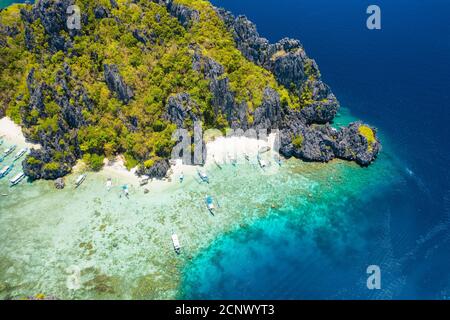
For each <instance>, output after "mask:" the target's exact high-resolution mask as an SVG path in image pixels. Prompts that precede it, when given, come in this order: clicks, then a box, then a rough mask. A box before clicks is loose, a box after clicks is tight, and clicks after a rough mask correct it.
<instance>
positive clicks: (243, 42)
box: [216, 9, 339, 123]
mask: <svg viewBox="0 0 450 320" xmlns="http://www.w3.org/2000/svg"><path fill="white" fill-rule="evenodd" d="M216 11H217V13H218V14H219V16H220V17H221V18H222V20H223V21H224V22H225V25H226V26H227V27H228V29H229V30H230V31H231V32H232V33H233V35H234V40H235V41H236V44H237V47H238V49H239V50H240V51H241V52H242V54H243V55H244V56H245V57H246V58H247V59H249V60H250V61H252V62H254V63H256V64H257V65H259V66H261V67H264V68H266V69H267V70H269V71H271V72H272V73H273V74H274V75H275V77H276V79H277V81H278V83H280V84H281V85H283V86H285V87H286V88H291V87H292V86H294V87H295V88H296V89H297V91H298V94H299V95H302V93H305V92H307V93H308V94H309V95H311V97H310V99H311V101H312V103H308V104H307V105H306V107H307V108H306V110H305V112H304V113H303V116H304V117H305V118H306V119H307V120H308V121H309V122H310V123H327V122H330V121H331V120H332V119H333V118H334V116H335V115H336V113H337V111H338V109H339V102H338V101H337V99H336V97H335V96H334V95H333V93H332V92H331V90H330V88H329V87H328V86H327V85H325V84H324V83H323V82H322V81H321V80H320V72H319V69H318V67H317V64H316V63H315V61H314V60H312V59H310V58H308V56H307V55H306V53H305V51H304V49H303V47H302V45H301V43H300V42H299V41H298V40H295V39H289V38H284V39H282V40H280V41H279V42H277V43H275V44H270V43H269V41H268V40H267V39H265V38H262V37H260V35H259V33H258V31H257V29H256V26H255V25H254V24H253V23H252V22H251V21H249V20H248V19H247V18H246V17H244V16H238V17H237V18H235V17H234V16H233V15H232V14H231V13H230V12H228V11H226V10H223V9H216Z"/></svg>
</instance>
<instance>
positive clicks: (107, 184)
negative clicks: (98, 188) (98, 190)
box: [106, 178, 112, 191]
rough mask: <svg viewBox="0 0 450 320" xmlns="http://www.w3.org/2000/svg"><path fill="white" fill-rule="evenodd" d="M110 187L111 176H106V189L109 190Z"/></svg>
mask: <svg viewBox="0 0 450 320" xmlns="http://www.w3.org/2000/svg"><path fill="white" fill-rule="evenodd" d="M111 188H112V180H111V178H108V180H107V181H106V190H108V191H109V190H111Z"/></svg>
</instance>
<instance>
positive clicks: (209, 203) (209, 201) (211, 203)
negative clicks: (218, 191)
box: [205, 196, 216, 215]
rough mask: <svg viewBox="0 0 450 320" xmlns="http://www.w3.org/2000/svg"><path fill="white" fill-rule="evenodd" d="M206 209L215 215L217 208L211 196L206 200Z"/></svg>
mask: <svg viewBox="0 0 450 320" xmlns="http://www.w3.org/2000/svg"><path fill="white" fill-rule="evenodd" d="M205 202H206V207H207V208H208V210H209V212H210V213H211V214H212V215H214V210H216V206H215V205H214V199H213V197H211V196H206V199H205Z"/></svg>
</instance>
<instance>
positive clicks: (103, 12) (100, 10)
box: [94, 6, 109, 19]
mask: <svg viewBox="0 0 450 320" xmlns="http://www.w3.org/2000/svg"><path fill="white" fill-rule="evenodd" d="M94 15H95V18H96V19H103V18H108V17H109V10H108V8H106V7H104V6H98V7H96V8H95V9H94Z"/></svg>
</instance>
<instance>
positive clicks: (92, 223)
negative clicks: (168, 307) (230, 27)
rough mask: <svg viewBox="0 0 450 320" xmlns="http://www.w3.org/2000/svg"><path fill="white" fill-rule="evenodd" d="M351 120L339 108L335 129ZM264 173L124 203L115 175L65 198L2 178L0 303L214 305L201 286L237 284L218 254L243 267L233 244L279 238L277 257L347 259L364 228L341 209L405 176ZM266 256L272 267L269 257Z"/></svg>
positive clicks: (218, 173) (302, 167)
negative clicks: (214, 206)
mask: <svg viewBox="0 0 450 320" xmlns="http://www.w3.org/2000/svg"><path fill="white" fill-rule="evenodd" d="M350 119H351V117H350V115H348V114H347V113H346V112H345V110H344V112H343V115H342V116H341V117H340V118H339V121H341V122H342V123H346V122H348V121H349V120H350ZM6 144H8V142H6ZM2 147H6V146H2ZM8 161H10V160H6V161H5V162H6V163H8ZM272 164H273V165H272V166H271V168H269V169H268V170H266V171H262V170H261V169H260V168H259V167H258V166H257V164H256V159H252V161H251V163H248V162H246V161H244V160H243V161H242V162H240V163H239V164H238V166H237V167H233V166H232V165H226V166H224V167H223V168H222V169H219V168H217V167H215V166H213V167H210V168H208V171H209V175H210V178H211V183H210V184H201V183H199V182H198V179H197V178H196V177H195V174H194V175H189V176H187V177H186V181H185V183H183V184H180V183H179V182H178V181H173V182H171V183H167V185H165V186H164V187H153V186H150V187H149V189H150V193H149V194H144V192H143V189H142V188H141V187H139V186H137V185H133V184H131V186H130V191H131V196H130V199H127V198H125V197H121V196H120V195H121V191H120V190H121V189H120V186H121V185H123V184H125V183H127V182H126V181H125V180H124V179H122V178H120V177H118V176H115V177H114V178H113V183H114V188H113V189H112V190H111V191H109V192H108V191H107V190H106V188H105V182H106V179H107V175H106V174H104V173H95V174H94V173H91V174H89V175H88V178H87V179H86V182H85V183H84V184H83V185H82V186H81V187H80V188H78V189H76V190H75V189H74V187H73V183H74V181H75V179H76V174H74V175H71V176H69V177H67V178H66V183H67V186H66V188H65V189H64V190H62V191H60V190H56V189H55V188H54V186H53V184H52V182H48V181H38V182H34V183H28V182H26V181H24V182H23V183H21V184H20V185H19V186H17V187H15V188H9V186H8V184H7V179H2V180H0V194H3V193H6V194H8V196H6V197H1V198H0V297H3V298H7V297H10V298H20V297H24V296H30V295H35V294H37V293H44V294H46V295H48V296H55V297H58V298H75V299H93V298H100V299H103V298H114V299H118V298H121V299H133V298H139V299H152V298H164V299H169V298H175V297H184V296H186V295H187V296H189V297H206V298H211V297H215V295H210V294H208V293H205V292H207V289H204V290H205V292H203V291H202V290H203V289H202V288H203V286H204V285H206V284H212V283H214V282H213V280H214V279H216V277H217V279H226V280H225V283H226V284H228V285H230V284H233V283H236V281H240V279H241V278H240V277H242V274H235V275H230V274H228V273H227V272H225V273H220V272H218V271H217V270H216V268H217V267H218V265H217V261H220V257H221V254H220V252H221V251H223V252H226V253H227V254H231V256H229V257H228V258H230V259H231V260H232V261H233V260H235V257H240V259H239V261H240V262H244V261H251V259H253V256H254V254H255V253H254V252H253V251H252V250H251V251H248V248H249V246H248V245H247V246H246V245H242V243H240V242H238V243H236V242H235V239H236V237H237V239H240V241H244V242H245V243H246V244H248V243H249V241H251V242H250V243H253V244H252V245H251V246H250V248H260V249H261V250H262V251H261V250H260V251H258V250H257V253H256V256H257V257H258V252H260V254H262V255H264V248H265V247H266V248H269V247H270V246H269V247H268V244H271V243H272V242H273V241H272V239H271V238H275V239H276V238H277V235H278V236H279V235H282V236H283V237H279V239H280V241H281V244H278V245H282V247H283V248H289V245H290V243H295V242H291V241H294V240H295V239H303V238H305V237H306V238H308V239H315V240H319V244H320V246H321V247H322V248H323V249H324V250H326V254H327V257H328V258H329V259H333V258H334V257H337V256H339V255H341V256H342V255H344V256H347V257H348V252H350V251H352V250H356V249H357V248H355V246H354V245H355V244H357V247H364V242H363V241H360V239H359V237H358V234H357V232H356V233H355V232H353V231H355V230H358V229H357V228H355V226H358V228H360V227H364V226H365V225H367V221H366V220H365V217H366V215H365V212H362V211H361V212H350V213H349V212H348V211H347V210H345V209H346V207H347V206H348V204H349V203H353V202H355V201H357V202H358V203H364V201H365V200H364V199H366V198H367V199H371V198H372V196H373V193H372V192H369V191H371V190H373V189H374V188H378V190H382V189H383V188H384V187H385V186H389V185H392V184H395V183H398V179H400V180H401V179H402V178H401V176H400V178H399V175H398V174H397V172H396V170H397V169H396V168H395V166H394V165H393V164H392V161H390V160H389V155H388V153H383V154H382V156H381V157H380V159H379V160H378V161H377V162H376V163H375V164H374V165H373V166H371V167H370V168H360V167H359V166H357V165H355V164H353V163H348V162H343V161H333V162H332V163H329V164H316V163H304V162H301V161H298V160H295V159H291V160H288V161H285V162H284V163H283V165H282V166H281V167H279V166H278V165H276V164H275V163H274V162H273V161H272ZM19 167H20V166H17V167H16V168H15V172H17V171H18V170H20V168H19ZM15 172H12V173H11V174H10V175H9V176H8V177H9V178H10V177H12V176H13V174H14V173H15ZM207 194H209V195H212V196H214V197H215V198H216V199H217V200H218V201H219V205H220V208H219V209H218V211H217V212H216V214H215V216H212V215H210V214H209V213H208V212H207V210H206V208H205V204H204V198H205V196H206V195H207ZM370 214H374V213H372V212H371V213H370ZM380 214H383V213H380ZM353 223H355V224H354V225H353ZM356 223H357V224H356ZM255 230H256V231H255ZM258 230H259V231H258ZM292 230H294V232H291V231H292ZM173 232H176V233H177V234H178V236H179V238H180V241H181V243H182V246H183V253H182V255H181V256H178V257H177V256H176V255H175V254H174V252H173V249H172V243H171V240H170V236H171V234H172V233H173ZM255 232H256V233H255ZM267 232H269V235H270V237H269V238H267ZM260 234H265V236H264V237H260V236H258V235H260ZM329 235H333V236H334V237H335V241H334V242H333V244H334V246H336V247H337V249H338V251H335V250H331V249H330V248H328V247H329V245H330V241H329V238H328V237H329ZM313 242H314V241H313ZM313 242H311V244H312V243H313ZM316 242H317V241H316ZM349 243H351V244H352V246H350V247H349V246H348V244H349ZM211 244H212V245H211ZM316 244H317V243H316ZM313 248H314V246H312V245H311V246H310V245H307V244H306V243H305V244H304V245H303V246H302V247H299V248H296V247H295V248H293V249H295V250H299V253H301V254H300V255H299V256H300V257H302V259H307V257H308V255H307V254H306V253H307V252H308V251H311V250H313ZM217 252H219V254H217ZM228 258H226V259H228ZM265 259H267V261H268V262H270V263H271V264H278V263H279V261H278V260H277V259H271V257H270V256H266V257H265ZM221 263H223V261H222V262H220V263H219V266H220V264H221ZM236 267H238V268H240V264H237V265H236ZM261 267H262V268H263V269H264V270H266V271H267V270H270V267H269V268H268V269H266V267H264V266H261ZM211 272H212V274H211ZM258 272H262V271H258ZM203 277H206V279H208V281H205V278H203ZM221 281H222V280H221ZM199 283H200V284H201V285H198V284H199ZM252 288H254V289H255V290H256V288H257V286H254V287H252ZM220 290H221V291H220V292H221V293H222V294H223V295H226V294H227V290H226V286H225V287H222V285H220ZM232 290H235V287H232ZM243 292H244V291H243Z"/></svg>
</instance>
